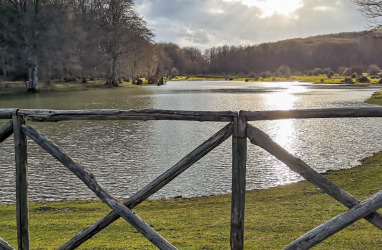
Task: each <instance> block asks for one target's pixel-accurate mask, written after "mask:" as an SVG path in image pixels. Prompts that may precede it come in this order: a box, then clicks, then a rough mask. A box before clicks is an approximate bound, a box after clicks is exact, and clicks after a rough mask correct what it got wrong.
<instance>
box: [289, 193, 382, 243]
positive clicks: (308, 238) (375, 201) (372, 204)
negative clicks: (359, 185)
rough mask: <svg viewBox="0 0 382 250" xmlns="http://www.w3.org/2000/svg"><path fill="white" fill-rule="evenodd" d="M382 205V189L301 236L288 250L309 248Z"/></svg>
mask: <svg viewBox="0 0 382 250" xmlns="http://www.w3.org/2000/svg"><path fill="white" fill-rule="evenodd" d="M381 207H382V191H380V192H378V193H377V194H376V195H374V196H373V197H371V198H369V199H367V200H366V201H364V202H361V203H359V204H357V205H356V206H354V207H353V208H351V209H349V210H348V211H346V212H345V213H342V214H340V215H337V216H336V217H334V218H332V219H331V220H328V221H327V222H325V223H323V224H321V225H320V226H318V227H316V228H315V229H313V230H311V231H309V232H307V233H306V234H304V235H303V236H301V237H299V238H298V239H296V240H295V241H293V242H292V243H291V244H289V245H288V246H287V247H286V248H284V249H286V250H292V249H293V250H295V249H309V248H310V247H313V246H315V245H317V244H318V243H320V242H321V241H323V240H325V239H326V238H328V237H330V236H331V235H333V234H335V233H337V232H339V231H340V230H342V229H344V228H345V227H347V226H349V225H351V224H353V223H354V222H356V221H358V220H360V219H362V218H363V217H365V216H366V215H367V214H370V213H371V212H373V211H376V210H377V209H379V208H381Z"/></svg>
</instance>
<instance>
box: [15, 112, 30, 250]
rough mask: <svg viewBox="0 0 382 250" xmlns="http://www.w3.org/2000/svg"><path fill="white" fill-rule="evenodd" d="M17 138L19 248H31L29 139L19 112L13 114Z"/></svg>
mask: <svg viewBox="0 0 382 250" xmlns="http://www.w3.org/2000/svg"><path fill="white" fill-rule="evenodd" d="M12 121H13V133H14V140H15V161H16V220H17V243H18V249H22V250H24V249H29V222H28V181H27V140H26V136H25V134H24V133H23V131H22V128H21V126H22V125H23V124H24V123H25V121H24V118H23V117H22V116H21V115H18V114H17V111H15V113H14V114H13V116H12Z"/></svg>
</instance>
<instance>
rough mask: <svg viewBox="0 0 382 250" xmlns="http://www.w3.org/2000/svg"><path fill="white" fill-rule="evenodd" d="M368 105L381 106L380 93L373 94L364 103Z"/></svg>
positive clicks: (381, 98) (381, 92) (381, 97)
mask: <svg viewBox="0 0 382 250" xmlns="http://www.w3.org/2000/svg"><path fill="white" fill-rule="evenodd" d="M365 102H366V103H369V104H375V105H382V91H377V92H375V93H374V94H373V95H372V96H371V97H370V98H369V99H367V100H366V101H365Z"/></svg>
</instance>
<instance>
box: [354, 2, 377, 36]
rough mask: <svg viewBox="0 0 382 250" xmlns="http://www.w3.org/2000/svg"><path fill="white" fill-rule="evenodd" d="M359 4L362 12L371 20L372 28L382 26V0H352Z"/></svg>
mask: <svg viewBox="0 0 382 250" xmlns="http://www.w3.org/2000/svg"><path fill="white" fill-rule="evenodd" d="M352 2H354V3H355V4H356V5H358V7H359V9H360V11H361V12H362V14H363V15H364V16H365V17H366V18H368V19H369V20H370V24H371V28H372V29H381V28H382V1H381V0H352Z"/></svg>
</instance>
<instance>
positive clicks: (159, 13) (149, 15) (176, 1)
mask: <svg viewBox="0 0 382 250" xmlns="http://www.w3.org/2000/svg"><path fill="white" fill-rule="evenodd" d="M271 1H275V0H256V1H251V3H253V4H251V5H250V4H248V3H249V2H250V1H249V0H247V2H245V0H166V1H163V0H136V1H135V4H136V7H137V9H138V11H139V12H140V14H141V15H142V16H143V17H144V19H145V20H146V21H147V23H148V26H149V27H150V28H151V29H153V30H154V32H155V34H156V38H155V39H156V41H158V42H174V43H177V44H179V45H181V46H195V47H198V48H200V49H206V48H209V47H212V46H218V45H224V44H227V45H247V44H258V43H262V42H272V41H277V40H282V39H288V38H296V37H306V36H313V35H321V34H327V33H339V32H346V31H359V30H363V29H365V27H366V20H365V19H364V17H363V16H362V15H361V14H360V13H359V12H358V10H357V8H356V7H355V6H354V5H353V4H352V3H351V2H350V1H348V0H301V1H295V2H296V3H298V8H295V9H294V10H293V11H292V12H291V14H289V15H286V14H283V13H279V12H277V11H273V12H272V13H271V14H269V15H268V16H264V10H263V9H262V8H261V6H260V5H259V3H260V2H262V3H263V4H264V6H265V5H266V4H267V2H268V4H269V3H271ZM291 1H294V0H291ZM283 2H290V1H283ZM255 4H257V5H255Z"/></svg>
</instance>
